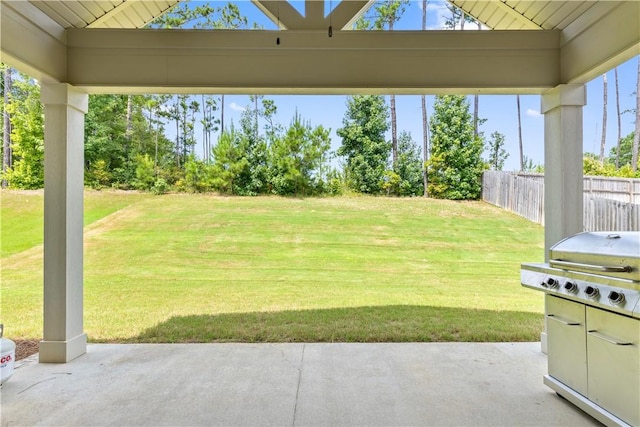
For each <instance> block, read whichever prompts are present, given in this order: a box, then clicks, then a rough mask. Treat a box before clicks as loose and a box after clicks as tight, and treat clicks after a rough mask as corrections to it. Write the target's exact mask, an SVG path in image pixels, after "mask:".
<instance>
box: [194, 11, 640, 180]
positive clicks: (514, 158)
mask: <svg viewBox="0 0 640 427" xmlns="http://www.w3.org/2000/svg"><path fill="white" fill-rule="evenodd" d="M192 3H195V4H197V3H200V2H192ZM211 3H212V4H214V5H216V6H219V5H223V4H225V3H226V2H211ZM235 3H236V4H237V5H238V6H239V8H240V10H241V13H242V14H243V15H244V16H246V17H247V18H248V19H249V22H250V23H253V22H256V23H257V24H259V25H261V26H262V27H263V28H264V29H276V26H275V24H273V23H272V22H271V21H270V20H269V19H268V18H266V17H265V16H264V15H263V14H262V13H261V12H260V11H259V10H258V9H257V8H256V7H255V6H254V5H253V4H252V3H251V2H250V1H236V2H235ZM291 3H292V4H293V6H294V7H296V8H297V9H298V10H300V11H303V10H304V2H291ZM332 3H335V4H337V3H338V1H337V0H336V1H335V2H332ZM421 3H422V2H421V1H411V3H410V4H409V6H408V7H407V9H406V11H405V13H404V15H403V18H402V19H401V21H400V22H399V23H398V24H396V28H397V29H399V30H402V29H404V30H419V29H421V25H422V10H421ZM335 4H332V5H333V6H335ZM328 6H329V1H327V7H328ZM446 14H447V12H446V7H445V4H444V2H443V1H436V0H429V2H428V9H427V27H428V28H429V29H438V28H442V25H443V22H444V20H445V17H446ZM638 60H639V57H636V58H633V59H631V60H630V61H627V62H626V63H624V64H621V65H620V66H619V67H618V78H619V85H620V105H621V106H620V110H621V111H627V110H630V109H632V108H635V91H636V84H637V70H638V62H637V61H638ZM607 81H608V103H607V104H608V105H607V108H608V115H607V138H606V140H607V143H606V153H607V154H608V153H609V150H610V149H611V148H612V147H614V146H615V145H616V141H617V132H618V131H617V118H616V104H615V83H614V72H613V70H611V71H609V72H607ZM267 98H269V99H273V100H274V101H275V103H276V105H277V107H278V113H277V116H276V122H278V123H280V124H281V125H283V126H286V125H288V124H289V122H290V120H291V118H292V117H293V115H294V113H295V111H296V110H297V111H298V112H299V113H300V114H301V115H302V117H303V118H305V119H306V120H309V121H311V123H312V125H323V126H324V127H325V128H330V129H331V137H332V149H333V150H336V149H337V148H338V147H339V146H340V138H339V137H337V136H336V130H337V129H338V128H340V127H342V119H343V117H344V113H345V111H346V102H347V97H346V96H337V95H333V96H328V95H327V96H324V95H322V96H321V95H286V96H267ZM433 98H434V97H433V96H427V103H428V109H429V114H431V112H432V105H433ZM249 104H250V102H249V97H248V96H246V95H242V96H240V95H238V96H235V95H227V96H225V107H226V108H225V122H226V123H227V125H228V124H229V123H230V122H231V121H233V122H234V123H236V124H238V123H239V121H240V115H241V113H242V110H243V109H244V108H246V107H247V106H248V105H249ZM520 104H521V112H522V137H523V145H524V154H525V156H527V157H528V158H530V159H532V160H533V162H534V164H543V163H544V146H543V145H544V144H543V143H544V120H543V116H542V115H541V114H540V96H538V95H521V96H520ZM602 104H603V79H602V76H600V77H598V78H596V79H594V80H593V81H591V82H589V83H588V84H587V105H586V106H585V108H584V119H583V123H584V126H583V134H584V151H585V152H592V153H599V150H600V141H601V138H602V122H603V118H602V114H603V108H602ZM396 106H397V117H398V132H400V131H403V130H404V131H407V132H409V133H410V134H411V136H412V137H413V139H414V141H416V142H418V143H420V141H422V112H421V103H420V97H419V96H415V95H413V96H410V95H402V96H396ZM479 116H480V118H483V119H486V122H485V123H484V124H483V125H482V126H481V128H480V130H481V131H482V132H484V134H485V135H486V137H487V138H488V137H489V136H490V135H491V133H492V132H494V131H498V132H500V133H502V134H504V135H505V148H506V150H507V152H508V153H509V154H510V155H509V158H508V159H507V161H506V162H505V168H504V169H505V170H517V169H519V157H518V156H519V154H518V124H517V110H516V97H515V95H481V96H480V101H479ZM621 121H622V136H623V137H624V136H626V135H628V134H629V133H631V132H633V130H634V126H635V117H634V115H633V114H632V113H630V112H629V113H625V114H623V115H622V120H621ZM196 135H198V133H197V134H196ZM390 138H391V136H390V134H389V139H390Z"/></svg>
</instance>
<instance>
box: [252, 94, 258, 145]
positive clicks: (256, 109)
mask: <svg viewBox="0 0 640 427" xmlns="http://www.w3.org/2000/svg"><path fill="white" fill-rule="evenodd" d="M253 104H254V105H253V108H254V109H255V111H254V112H255V115H256V118H255V124H254V126H255V133H256V135H255V138H256V141H257V140H258V95H255V98H254V100H253Z"/></svg>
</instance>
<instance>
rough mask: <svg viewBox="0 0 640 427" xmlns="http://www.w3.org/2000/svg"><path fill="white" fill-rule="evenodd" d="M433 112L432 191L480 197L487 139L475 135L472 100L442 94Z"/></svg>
mask: <svg viewBox="0 0 640 427" xmlns="http://www.w3.org/2000/svg"><path fill="white" fill-rule="evenodd" d="M433 108H434V113H433V115H432V116H431V157H430V159H429V162H428V167H429V195H431V196H432V197H436V198H443V199H453V200H463V199H477V198H479V197H480V193H481V189H482V188H481V179H480V177H481V174H482V170H483V162H482V158H481V154H482V150H483V142H482V139H481V138H480V137H475V136H474V135H473V117H472V115H471V114H470V112H469V102H468V100H467V98H466V97H465V96H462V95H439V96H436V98H435V102H434V106H433Z"/></svg>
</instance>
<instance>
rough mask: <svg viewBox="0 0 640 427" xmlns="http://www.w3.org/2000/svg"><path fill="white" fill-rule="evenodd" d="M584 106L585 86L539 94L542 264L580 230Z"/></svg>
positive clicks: (564, 87)
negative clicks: (540, 120) (542, 178)
mask: <svg viewBox="0 0 640 427" xmlns="http://www.w3.org/2000/svg"><path fill="white" fill-rule="evenodd" d="M585 104H586V89H585V86H584V85H560V86H557V87H555V88H553V89H551V90H548V91H547V92H545V93H543V94H542V109H541V110H542V113H543V114H544V252H545V261H548V260H549V248H550V247H551V246H553V245H554V244H555V243H557V242H559V241H560V240H562V239H563V238H565V237H568V236H571V235H573V234H576V233H579V232H581V231H583V206H582V205H583V196H582V188H583V180H582V175H583V174H582V157H583V156H582V151H583V149H582V107H584V105H585ZM545 300H546V297H545ZM545 312H546V309H545ZM546 338H547V337H546V328H545V332H543V333H542V336H541V342H542V351H543V352H545V353H546V352H547V340H546Z"/></svg>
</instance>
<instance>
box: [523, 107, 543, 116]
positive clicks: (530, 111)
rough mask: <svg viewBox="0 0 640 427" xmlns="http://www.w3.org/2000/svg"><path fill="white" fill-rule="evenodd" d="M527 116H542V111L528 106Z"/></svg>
mask: <svg viewBox="0 0 640 427" xmlns="http://www.w3.org/2000/svg"><path fill="white" fill-rule="evenodd" d="M526 114H527V116H529V117H540V116H541V114H540V111H537V110H534V109H532V108H527V113H526Z"/></svg>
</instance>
